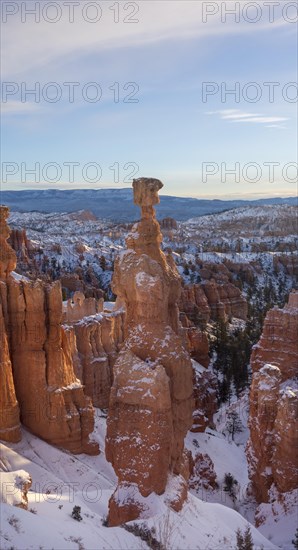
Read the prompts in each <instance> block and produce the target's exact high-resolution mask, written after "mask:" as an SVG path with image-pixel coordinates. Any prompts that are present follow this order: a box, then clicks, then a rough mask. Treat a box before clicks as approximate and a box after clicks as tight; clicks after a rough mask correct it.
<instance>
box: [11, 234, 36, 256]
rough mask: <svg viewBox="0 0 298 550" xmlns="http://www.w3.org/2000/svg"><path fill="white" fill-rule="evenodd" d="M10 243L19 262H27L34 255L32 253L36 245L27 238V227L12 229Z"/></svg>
mask: <svg viewBox="0 0 298 550" xmlns="http://www.w3.org/2000/svg"><path fill="white" fill-rule="evenodd" d="M8 243H9V244H10V245H11V247H12V248H13V249H14V251H15V252H16V255H17V259H18V263H19V262H22V263H24V264H27V263H28V262H29V259H30V257H31V256H32V253H33V252H34V247H33V245H32V243H31V242H30V241H29V239H28V238H27V233H26V229H22V230H19V229H13V230H12V231H11V234H10V237H9V241H8Z"/></svg>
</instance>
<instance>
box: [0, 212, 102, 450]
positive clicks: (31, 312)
mask: <svg viewBox="0 0 298 550" xmlns="http://www.w3.org/2000/svg"><path fill="white" fill-rule="evenodd" d="M8 214H9V210H8V208H6V207H4V206H1V207H0V225H1V227H0V228H1V243H0V250H1V253H0V325H1V327H0V328H1V335H0V337H1V344H2V345H1V352H0V354H1V355H0V361H1V363H0V365H1V392H0V395H1V397H0V399H1V404H2V403H3V407H4V410H5V411H6V412H5V414H4V415H2V416H1V417H0V422H1V424H0V430H1V437H2V439H4V440H5V441H12V440H17V439H19V437H20V432H19V427H18V418H19V417H18V407H19V409H20V418H21V422H22V423H23V424H24V426H25V427H27V428H28V429H29V430H30V431H31V432H32V433H34V434H35V435H37V436H39V437H41V438H42V439H45V440H46V441H47V442H49V443H52V444H54V445H58V446H60V447H63V448H65V449H67V450H69V451H71V452H73V453H81V452H87V453H90V454H96V453H98V452H99V450H98V446H97V444H95V443H93V442H92V441H90V440H89V435H90V433H91V432H92V431H93V425H94V412H93V407H92V403H91V399H90V398H89V397H87V396H86V395H85V394H84V391H83V386H82V384H81V382H80V381H79V380H78V378H77V377H76V375H75V373H74V368H73V362H72V360H71V352H70V350H69V349H68V343H69V342H68V340H67V338H65V337H64V329H63V327H62V294H61V285H60V283H59V282H56V283H53V284H51V285H50V284H44V283H43V282H42V281H39V280H37V281H36V282H31V281H28V280H25V279H24V278H23V279H19V278H17V279H16V278H15V277H14V276H13V275H12V274H11V273H12V271H13V270H14V269H15V267H16V255H15V252H14V251H13V250H12V248H11V247H10V246H9V244H8V243H7V238H8V237H9V228H8V226H7V223H6V220H7V217H8Z"/></svg>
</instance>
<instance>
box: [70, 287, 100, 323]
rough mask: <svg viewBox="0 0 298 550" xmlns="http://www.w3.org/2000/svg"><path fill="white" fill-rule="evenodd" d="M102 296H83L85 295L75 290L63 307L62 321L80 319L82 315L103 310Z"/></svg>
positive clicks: (71, 321)
mask: <svg viewBox="0 0 298 550" xmlns="http://www.w3.org/2000/svg"><path fill="white" fill-rule="evenodd" d="M103 304H104V302H103V298H101V299H99V300H96V299H95V298H85V295H84V294H83V293H82V292H80V291H76V292H75V293H74V295H73V297H72V299H69V300H67V302H66V304H65V305H64V308H63V322H64V323H74V322H75V321H80V320H81V319H83V317H88V316H89V315H96V313H100V312H101V311H103Z"/></svg>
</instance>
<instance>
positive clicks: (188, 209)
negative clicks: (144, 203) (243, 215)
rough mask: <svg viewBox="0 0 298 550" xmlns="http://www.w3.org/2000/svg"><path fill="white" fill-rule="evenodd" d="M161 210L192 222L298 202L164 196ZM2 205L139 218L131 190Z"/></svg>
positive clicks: (10, 198) (17, 195) (32, 196)
mask: <svg viewBox="0 0 298 550" xmlns="http://www.w3.org/2000/svg"><path fill="white" fill-rule="evenodd" d="M160 199H161V202H160V204H159V205H158V206H157V218H158V219H162V218H165V217H167V216H170V217H173V218H175V219H176V220H179V221H185V220H187V219H189V218H194V217H198V216H204V215H206V214H213V213H216V212H223V211H224V210H230V209H231V208H238V207H241V206H246V205H250V206H262V205H264V204H291V205H297V198H295V197H289V198H269V199H259V200H254V201H244V200H231V201H222V200H203V199H194V198H190V197H172V196H167V195H163V196H161V197H160ZM0 203H2V204H7V205H8V206H9V207H10V209H11V210H17V211H21V212H28V211H33V210H37V211H39V212H75V211H77V210H82V209H84V210H90V211H91V212H93V214H95V215H96V216H97V217H99V218H105V219H108V220H115V221H117V222H129V221H134V220H137V219H138V218H139V212H138V208H137V207H136V206H135V205H134V204H133V201H132V190H131V189H126V188H124V189H71V190H57V189H46V190H26V191H1V192H0Z"/></svg>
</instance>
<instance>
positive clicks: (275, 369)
mask: <svg viewBox="0 0 298 550" xmlns="http://www.w3.org/2000/svg"><path fill="white" fill-rule="evenodd" d="M297 332H298V293H297V292H296V293H292V294H291V295H290V298H289V303H288V304H287V305H286V306H285V307H284V308H283V309H277V308H274V309H273V310H270V311H269V312H268V313H267V316H266V319H265V322H264V328H263V334H262V336H261V339H260V341H259V342H258V344H257V345H256V346H255V347H254V350H253V353H252V357H251V367H252V370H253V377H252V385H251V391H250V413H249V428H250V438H249V441H248V444H247V458H248V465H249V476H250V479H251V481H252V485H253V489H254V492H255V495H256V498H257V500H258V502H268V501H269V499H270V489H271V487H272V486H275V487H276V489H277V491H278V492H279V493H284V492H287V491H292V490H293V489H295V488H297V487H298V468H297V446H298V388H297V383H296V382H295V380H294V377H295V376H297V373H298V369H297V365H298V349H297V341H296V338H297ZM269 360H270V363H269Z"/></svg>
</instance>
